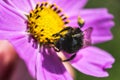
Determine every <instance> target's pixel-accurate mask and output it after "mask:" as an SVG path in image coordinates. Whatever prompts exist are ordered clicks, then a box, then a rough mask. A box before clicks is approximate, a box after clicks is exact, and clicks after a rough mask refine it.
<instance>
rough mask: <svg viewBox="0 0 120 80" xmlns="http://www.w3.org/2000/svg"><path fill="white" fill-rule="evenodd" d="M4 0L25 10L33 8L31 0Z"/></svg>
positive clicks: (28, 10)
mask: <svg viewBox="0 0 120 80" xmlns="http://www.w3.org/2000/svg"><path fill="white" fill-rule="evenodd" d="M4 2H6V3H8V4H9V5H11V6H12V7H14V8H16V9H19V10H21V11H24V12H30V10H32V3H31V0H22V1H21V0H4ZM32 2H33V1H32Z"/></svg>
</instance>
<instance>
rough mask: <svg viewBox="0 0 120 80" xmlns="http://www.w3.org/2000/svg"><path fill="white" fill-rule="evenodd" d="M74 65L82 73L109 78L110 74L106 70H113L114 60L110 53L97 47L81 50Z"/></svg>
mask: <svg viewBox="0 0 120 80" xmlns="http://www.w3.org/2000/svg"><path fill="white" fill-rule="evenodd" d="M71 63H72V65H73V66H74V67H75V68H76V69H78V70H79V71H80V72H82V73H84V74H87V75H91V76H95V77H107V76H109V74H108V72H107V71H106V70H105V69H107V68H111V67H112V64H113V63H114V58H113V57H112V56H111V55H110V54H109V53H108V52H105V51H103V50H101V49H99V48H96V47H87V48H84V49H82V50H80V51H79V52H78V54H77V57H76V58H75V60H73V62H71Z"/></svg>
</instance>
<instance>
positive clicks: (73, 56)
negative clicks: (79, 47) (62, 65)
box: [62, 53, 76, 62]
mask: <svg viewBox="0 0 120 80" xmlns="http://www.w3.org/2000/svg"><path fill="white" fill-rule="evenodd" d="M75 56H76V53H75V54H73V55H72V56H71V57H70V58H68V59H66V60H62V62H67V61H70V60H72V59H74V58H75Z"/></svg>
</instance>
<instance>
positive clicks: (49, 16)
mask: <svg viewBox="0 0 120 80" xmlns="http://www.w3.org/2000/svg"><path fill="white" fill-rule="evenodd" d="M27 17H28V24H27V25H28V32H29V33H30V35H32V36H33V37H34V38H35V39H36V40H37V41H38V42H39V43H42V44H46V43H49V42H51V43H52V42H54V40H55V37H52V35H53V34H55V33H58V32H59V31H61V30H62V29H63V28H64V27H65V24H67V23H68V20H67V17H65V16H64V15H63V14H61V10H60V9H58V7H57V6H56V5H55V4H48V3H47V2H44V3H41V4H37V5H36V8H35V9H34V10H32V11H31V12H30V14H29V15H28V16H27Z"/></svg>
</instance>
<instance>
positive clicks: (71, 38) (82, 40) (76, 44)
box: [52, 18, 92, 61]
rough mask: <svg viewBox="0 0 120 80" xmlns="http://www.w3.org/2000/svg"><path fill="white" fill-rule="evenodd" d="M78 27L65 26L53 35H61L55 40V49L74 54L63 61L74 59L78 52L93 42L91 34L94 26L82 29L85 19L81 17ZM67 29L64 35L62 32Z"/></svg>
mask: <svg viewBox="0 0 120 80" xmlns="http://www.w3.org/2000/svg"><path fill="white" fill-rule="evenodd" d="M78 25H79V27H78V28H73V27H71V26H68V27H65V28H64V29H62V30H61V31H60V32H58V33H56V34H53V35H52V36H53V37H58V36H59V37H60V38H59V39H58V40H56V41H55V42H54V49H55V51H57V52H59V51H64V52H67V53H68V54H72V56H71V57H70V58H68V59H66V60H63V61H70V60H72V59H73V58H74V57H75V55H76V52H77V51H78V50H79V49H81V48H83V47H85V46H87V45H89V44H90V43H91V40H90V35H91V31H92V28H88V29H86V30H85V31H82V30H81V27H83V25H84V21H83V20H82V19H81V18H79V19H78ZM65 31H67V33H66V34H64V35H62V34H61V33H63V32H65Z"/></svg>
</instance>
